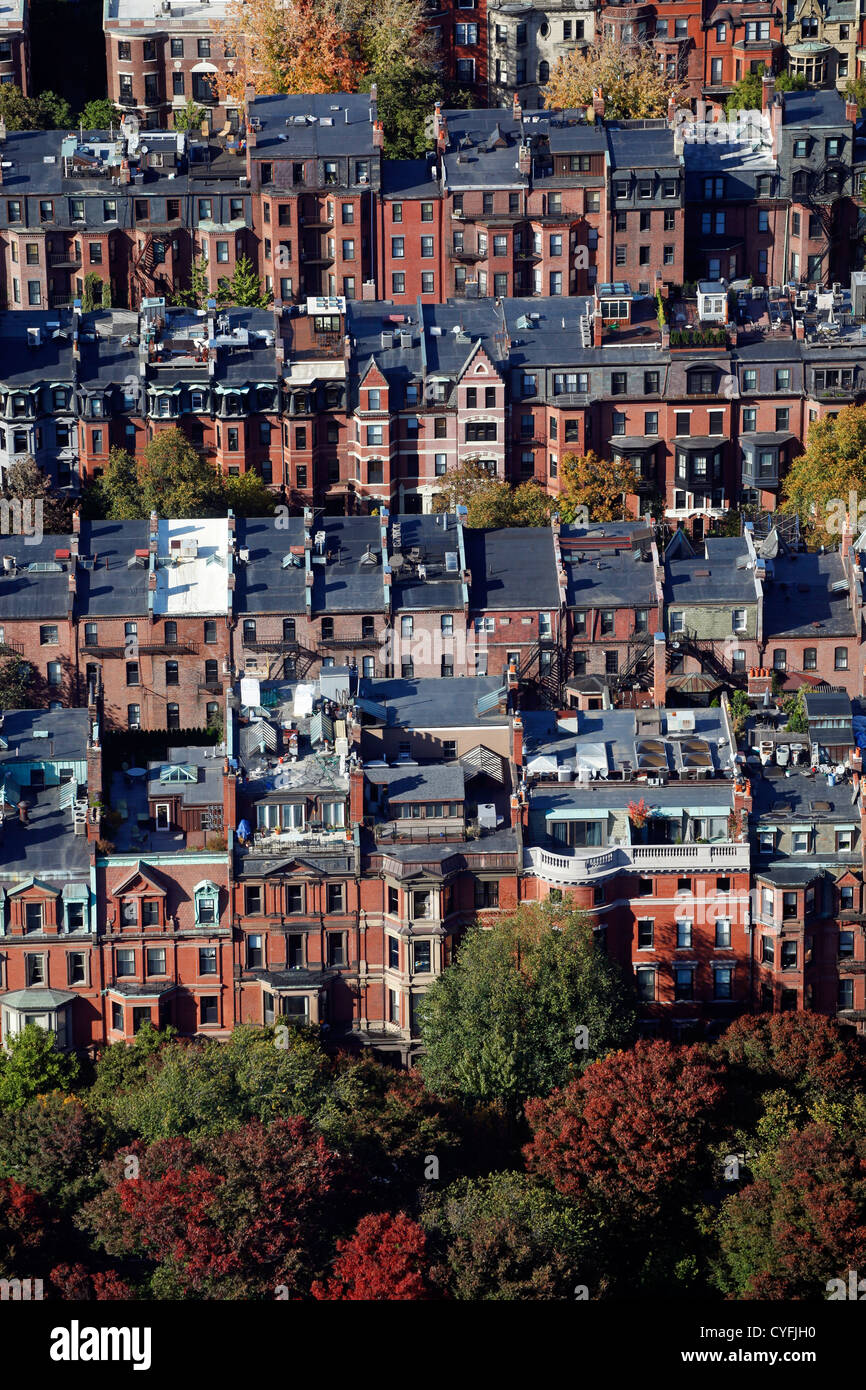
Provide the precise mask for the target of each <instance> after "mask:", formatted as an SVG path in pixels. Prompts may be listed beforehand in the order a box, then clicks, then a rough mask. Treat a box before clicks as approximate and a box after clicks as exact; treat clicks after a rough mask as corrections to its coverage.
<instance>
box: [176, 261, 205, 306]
mask: <svg viewBox="0 0 866 1390" xmlns="http://www.w3.org/2000/svg"><path fill="white" fill-rule="evenodd" d="M211 297H212V296H211V292H210V286H209V285H208V279H207V262H206V261H204V260H202V258H201V257H199V258H198V259H197V260H194V261H193V263H192V268H191V270H190V276H189V285H188V286H187V288H186V289H185V290H175V292H174V303H175V304H188V305H189V306H190V307H191V308H193V309H204V308H205V307H206V306H207V301H208V299H210V298H211Z"/></svg>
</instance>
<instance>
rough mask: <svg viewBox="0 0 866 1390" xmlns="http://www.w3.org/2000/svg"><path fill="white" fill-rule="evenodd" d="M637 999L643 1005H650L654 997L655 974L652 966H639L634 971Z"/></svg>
mask: <svg viewBox="0 0 866 1390" xmlns="http://www.w3.org/2000/svg"><path fill="white" fill-rule="evenodd" d="M634 973H635V984H636V987H637V997H638V999H639V1000H640V1001H641V1003H643V1004H651V1003H653V1002H654V1001H655V997H656V972H655V967H654V966H652V965H639V966H638V967H637V969H636V970H635V972H634Z"/></svg>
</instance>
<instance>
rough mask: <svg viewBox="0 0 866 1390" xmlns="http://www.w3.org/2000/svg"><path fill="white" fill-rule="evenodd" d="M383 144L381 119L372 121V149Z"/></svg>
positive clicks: (381, 147)
mask: <svg viewBox="0 0 866 1390" xmlns="http://www.w3.org/2000/svg"><path fill="white" fill-rule="evenodd" d="M384 145H385V128H384V126H383V125H382V122H381V121H374V122H373V149H374V150H381V149H383V148H384Z"/></svg>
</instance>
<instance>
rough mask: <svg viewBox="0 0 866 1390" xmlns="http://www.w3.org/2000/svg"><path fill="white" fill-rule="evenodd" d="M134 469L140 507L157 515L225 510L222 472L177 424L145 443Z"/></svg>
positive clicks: (216, 512)
mask: <svg viewBox="0 0 866 1390" xmlns="http://www.w3.org/2000/svg"><path fill="white" fill-rule="evenodd" d="M136 472H137V475H138V485H139V487H140V488H141V500H142V504H143V510H142V512H140V513H139V515H141V516H147V515H149V513H150V512H151V511H157V512H159V514H160V516H219V515H221V514H224V513H225V493H224V487H223V479H222V476H221V474H219V473H218V472H217V470H216V469H215V468H214V467H213V465H212V464H210V463H209V462H208V461H207V459H205V458H203V457H202V455H201V454H200V453H199V452H198V450H197V449H196V448H195V446H194V445H193V444H191V443H190V441H189V440H188V439H187V437H186V435H185V434H184V433H183V431H182V430H180V429H178V427H177V426H176V425H172V426H171V428H170V429H167V430H161V431H160V432H159V434H155V435H154V437H153V439H151V440H150V442H149V443H148V444H146V445H145V448H144V453H143V455H142V457H141V458H140V459H139V460H138V463H137V467H136Z"/></svg>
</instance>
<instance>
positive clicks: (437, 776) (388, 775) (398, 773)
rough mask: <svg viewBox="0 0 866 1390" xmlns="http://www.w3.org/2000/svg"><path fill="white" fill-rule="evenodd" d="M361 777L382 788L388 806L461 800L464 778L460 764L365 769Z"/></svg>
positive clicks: (463, 791)
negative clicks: (401, 803)
mask: <svg viewBox="0 0 866 1390" xmlns="http://www.w3.org/2000/svg"><path fill="white" fill-rule="evenodd" d="M364 776H365V777H366V778H367V781H368V782H370V783H372V784H373V786H377V787H379V786H381V787H385V788H386V792H387V797H388V801H389V802H391V803H399V802H409V801H462V800H463V797H464V794H465V778H464V774H463V768H462V767H461V766H460V764H459V763H431V764H426V765H420V764H419V765H416V766H412V765H409V766H406V767H401V766H399V765H397V766H395V767H369V768H365V769H364Z"/></svg>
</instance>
